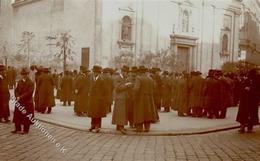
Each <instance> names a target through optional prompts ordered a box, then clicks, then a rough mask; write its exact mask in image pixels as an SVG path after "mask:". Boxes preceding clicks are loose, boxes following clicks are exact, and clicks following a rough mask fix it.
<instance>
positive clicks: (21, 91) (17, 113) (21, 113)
mask: <svg viewBox="0 0 260 161" xmlns="http://www.w3.org/2000/svg"><path fill="white" fill-rule="evenodd" d="M28 74H29V70H27V69H26V68H24V69H22V71H21V75H22V78H21V80H19V82H18V84H17V87H16V89H15V97H16V100H17V102H16V103H15V110H14V118H13V122H14V124H15V130H14V131H12V133H18V132H19V133H20V132H22V134H27V133H29V129H30V125H31V123H32V122H31V120H30V118H32V117H33V116H34V105H33V91H34V83H33V82H32V80H30V78H29V77H28ZM30 115H31V116H30ZM22 126H23V130H22Z"/></svg>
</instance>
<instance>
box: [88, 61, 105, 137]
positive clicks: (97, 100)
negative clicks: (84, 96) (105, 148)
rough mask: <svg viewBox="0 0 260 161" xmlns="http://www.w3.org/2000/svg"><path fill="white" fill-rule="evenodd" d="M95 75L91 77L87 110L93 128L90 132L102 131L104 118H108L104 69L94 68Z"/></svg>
mask: <svg viewBox="0 0 260 161" xmlns="http://www.w3.org/2000/svg"><path fill="white" fill-rule="evenodd" d="M92 71H93V74H92V75H91V78H90V79H91V86H90V90H89V106H88V110H87V115H88V117H90V118H91V127H90V128H89V131H93V130H95V132H96V133H98V132H99V131H100V128H101V122H102V117H106V114H107V107H106V94H107V91H106V88H105V82H104V79H103V77H102V75H101V72H102V67H100V66H97V65H95V66H93V69H92Z"/></svg>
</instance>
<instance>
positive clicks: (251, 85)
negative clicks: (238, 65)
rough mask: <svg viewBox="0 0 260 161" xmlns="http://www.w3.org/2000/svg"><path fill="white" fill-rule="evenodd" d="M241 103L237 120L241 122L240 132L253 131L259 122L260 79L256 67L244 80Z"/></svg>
mask: <svg viewBox="0 0 260 161" xmlns="http://www.w3.org/2000/svg"><path fill="white" fill-rule="evenodd" d="M241 87H242V88H241V92H240V104H239V109H238V114H237V118H236V121H237V122H239V123H240V130H239V132H240V133H244V132H245V128H246V127H247V131H248V132H252V130H253V126H254V125H257V124H258V123H259V117H258V103H259V101H260V79H259V76H258V75H257V72H256V69H252V70H251V71H250V72H249V74H248V77H247V78H246V79H245V80H244V81H243V82H242V85H241Z"/></svg>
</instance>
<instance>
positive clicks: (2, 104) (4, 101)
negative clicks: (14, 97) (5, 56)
mask: <svg viewBox="0 0 260 161" xmlns="http://www.w3.org/2000/svg"><path fill="white" fill-rule="evenodd" d="M5 72H6V68H5V66H4V65H0V122H2V121H3V120H4V122H5V123H8V122H9V116H10V110H9V99H10V93H9V89H8V81H7V79H6V75H5Z"/></svg>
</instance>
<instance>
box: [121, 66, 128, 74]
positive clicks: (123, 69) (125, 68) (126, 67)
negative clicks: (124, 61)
mask: <svg viewBox="0 0 260 161" xmlns="http://www.w3.org/2000/svg"><path fill="white" fill-rule="evenodd" d="M121 71H123V72H129V67H128V66H126V65H124V66H123V67H122V68H121Z"/></svg>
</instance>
